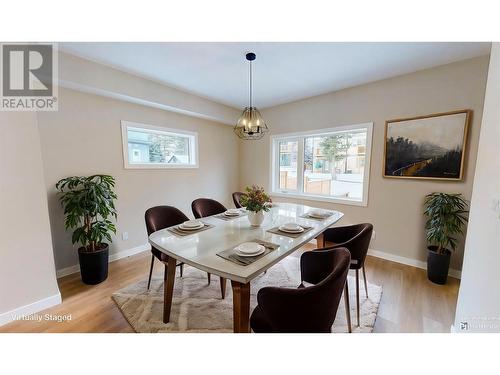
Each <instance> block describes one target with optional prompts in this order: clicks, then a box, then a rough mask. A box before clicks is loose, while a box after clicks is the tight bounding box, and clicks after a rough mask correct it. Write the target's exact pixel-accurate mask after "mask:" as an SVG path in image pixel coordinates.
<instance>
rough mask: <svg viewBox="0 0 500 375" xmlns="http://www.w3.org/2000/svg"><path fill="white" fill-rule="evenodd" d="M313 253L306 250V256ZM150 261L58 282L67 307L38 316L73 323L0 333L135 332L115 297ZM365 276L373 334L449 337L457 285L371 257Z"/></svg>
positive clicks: (159, 268) (30, 324)
mask: <svg viewBox="0 0 500 375" xmlns="http://www.w3.org/2000/svg"><path fill="white" fill-rule="evenodd" d="M311 248H312V245H306V246H305V247H304V248H303V249H302V251H306V250H310V249H311ZM300 253H301V251H300V250H299V251H297V252H296V253H295V254H294V255H293V256H296V257H299V256H300ZM150 260H151V258H150V253H149V252H144V253H141V254H138V255H134V256H131V257H128V258H125V259H121V260H118V261H116V262H113V263H110V265H109V277H108V279H107V280H106V281H105V282H103V283H101V284H99V285H95V286H89V285H84V284H82V282H81V281H80V275H79V274H73V275H69V276H66V277H63V278H61V279H59V280H58V282H59V289H60V291H61V295H62V299H63V303H62V304H60V305H58V306H55V307H53V308H50V309H48V310H45V311H43V312H40V313H38V315H39V316H43V315H44V314H52V315H54V316H63V315H71V320H69V321H63V322H57V321H50V320H45V319H42V320H41V321H40V322H38V321H16V322H12V323H10V324H7V325H5V326H3V327H0V332H133V330H132V328H131V327H130V325H129V324H128V323H127V321H126V320H125V318H124V317H123V315H122V314H121V312H120V310H119V309H118V307H116V305H115V303H114V302H113V301H112V300H111V294H112V293H113V292H115V291H116V290H119V289H121V288H123V287H125V286H127V285H128V284H131V283H134V282H136V281H139V280H141V279H147V277H148V271H149V262H150ZM154 272H155V274H156V276H157V277H162V275H163V265H161V264H160V263H159V262H155V269H154ZM366 273H367V278H368V281H369V282H371V283H372V284H377V285H382V286H383V293H382V301H381V303H380V309H379V312H378V316H377V320H376V323H375V329H374V331H375V332H449V331H450V327H451V324H452V323H453V319H454V316H455V306H456V302H457V295H458V287H459V283H460V282H459V280H457V279H453V278H449V279H448V284H447V285H436V284H433V283H431V282H430V281H428V280H427V277H426V273H425V271H424V270H421V269H418V268H414V267H410V266H405V265H402V264H399V263H394V262H390V261H386V260H383V259H379V258H373V257H368V258H367V261H366ZM228 292H229V291H228ZM362 295H363V294H362ZM342 313H343V312H342Z"/></svg>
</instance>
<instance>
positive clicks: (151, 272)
mask: <svg viewBox="0 0 500 375" xmlns="http://www.w3.org/2000/svg"><path fill="white" fill-rule="evenodd" d="M154 264H155V256H154V255H151V267H149V280H148V290H149V286H150V285H151V275H152V274H153V266H154Z"/></svg>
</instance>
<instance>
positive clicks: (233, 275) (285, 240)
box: [149, 202, 343, 333]
mask: <svg viewBox="0 0 500 375" xmlns="http://www.w3.org/2000/svg"><path fill="white" fill-rule="evenodd" d="M314 209H316V208H315V207H311V206H307V205H302V204H295V203H283V202H279V203H273V205H272V207H271V208H270V210H269V211H268V212H266V213H265V218H264V221H263V223H262V224H261V226H258V227H254V226H251V225H250V222H249V220H248V217H247V216H246V215H244V214H242V215H241V216H240V217H237V218H234V219H231V220H222V219H221V218H218V217H216V215H214V216H208V217H205V218H202V219H200V220H201V221H203V222H204V223H206V224H208V225H209V226H210V228H209V229H208V230H204V231H200V232H197V233H192V234H189V235H186V236H177V235H175V234H174V233H172V231H169V230H168V229H169V228H166V229H163V230H159V231H157V232H154V233H152V234H151V235H150V236H149V243H150V244H151V246H153V247H154V248H156V249H158V250H160V251H161V252H163V253H164V254H165V255H166V256H167V257H168V258H167V261H166V266H165V274H164V295H163V298H164V301H163V322H164V323H168V322H169V320H170V310H171V306H172V298H173V291H174V283H175V270H176V264H177V262H182V263H185V264H187V265H190V266H192V267H195V268H197V269H200V270H202V271H205V272H208V273H210V274H214V275H217V276H220V277H222V278H224V279H229V280H230V281H231V287H232V292H233V330H234V332H236V333H243V332H250V286H251V282H252V280H253V279H254V278H256V277H257V276H259V275H260V274H262V273H264V272H265V271H266V270H267V269H269V268H270V267H272V266H273V265H275V264H276V263H278V262H279V261H280V260H282V259H283V258H285V257H287V256H289V255H290V254H292V253H293V252H294V251H296V250H297V249H299V248H300V247H302V246H303V245H304V244H306V243H308V242H310V241H312V240H314V239H315V238H317V237H320V236H321V235H322V233H323V231H325V230H326V229H327V228H328V227H330V226H332V225H333V224H335V223H336V222H337V221H339V220H340V219H341V218H342V216H343V213H341V212H339V211H333V210H331V211H329V212H330V216H328V217H325V218H323V219H317V218H312V217H309V216H308V212H311V211H312V210H314ZM286 223H296V224H299V225H300V226H302V227H305V228H307V227H309V228H308V230H305V231H304V232H303V233H302V234H300V235H298V236H293V237H291V236H288V235H286V234H284V233H279V232H277V233H276V231H274V232H275V233H271V232H269V230H271V229H273V228H277V227H279V226H281V225H283V224H286ZM255 240H257V241H265V242H267V243H271V244H274V245H277V246H276V249H275V250H273V251H271V252H269V253H267V254H266V255H264V256H261V257H259V258H258V259H257V260H256V261H254V262H252V263H251V264H248V265H243V264H237V263H235V262H232V261H230V260H228V259H225V258H223V257H221V256H219V255H217V254H218V253H221V252H222V251H224V250H227V249H232V248H234V247H236V246H238V245H239V244H241V243H243V242H249V241H255ZM224 288H225V285H224Z"/></svg>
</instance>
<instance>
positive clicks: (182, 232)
mask: <svg viewBox="0 0 500 375" xmlns="http://www.w3.org/2000/svg"><path fill="white" fill-rule="evenodd" d="M213 227H214V225H211V224H208V223H205V222H203V221H201V220H188V221H185V222H183V223H182V224H179V225H175V226H173V227H170V228H167V230H168V231H169V232H171V233H173V234H175V235H177V236H181V237H184V236H189V235H190V234H194V233H199V232H203V231H205V230H208V229H210V228H213Z"/></svg>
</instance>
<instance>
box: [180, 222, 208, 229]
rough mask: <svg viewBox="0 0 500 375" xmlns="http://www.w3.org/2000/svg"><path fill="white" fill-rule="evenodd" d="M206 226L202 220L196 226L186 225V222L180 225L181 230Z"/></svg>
mask: <svg viewBox="0 0 500 375" xmlns="http://www.w3.org/2000/svg"><path fill="white" fill-rule="evenodd" d="M204 226H205V224H203V223H202V222H200V224H199V225H198V226H196V227H191V226H186V225H185V223H182V224H180V225H179V226H178V228H179V229H181V230H198V229H201V228H203V227H204Z"/></svg>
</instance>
